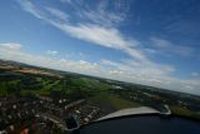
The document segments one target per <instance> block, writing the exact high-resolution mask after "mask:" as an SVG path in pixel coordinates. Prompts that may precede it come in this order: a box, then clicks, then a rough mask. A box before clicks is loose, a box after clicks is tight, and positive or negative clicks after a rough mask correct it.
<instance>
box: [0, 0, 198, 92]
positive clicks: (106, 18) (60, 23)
mask: <svg viewBox="0 0 200 134" xmlns="http://www.w3.org/2000/svg"><path fill="white" fill-rule="evenodd" d="M61 2H63V3H64V4H68V6H69V4H70V5H71V6H72V7H74V10H76V15H77V17H78V18H79V19H80V20H81V21H79V22H78V23H72V19H71V15H70V14H68V13H66V12H63V11H62V10H59V9H57V8H53V7H48V6H38V5H36V4H34V3H32V2H31V1H27V0H18V3H19V5H20V6H21V7H22V9H23V10H24V11H26V12H27V13H29V14H31V15H32V16H34V17H36V18H38V19H40V20H41V21H44V22H46V23H47V24H49V25H51V26H53V27H55V28H57V29H59V30H60V31H62V32H64V33H65V34H66V35H67V36H70V37H72V38H75V39H78V40H82V41H84V42H89V43H90V44H91V45H98V46H101V47H104V48H109V49H113V50H118V51H120V52H121V53H125V54H126V55H127V56H129V58H128V59H121V62H116V61H110V60H107V59H102V60H100V61H96V62H95V63H93V62H89V61H86V60H82V59H81V58H80V60H70V59H66V58H56V57H55V55H57V54H59V52H57V51H55V50H47V52H46V53H47V54H48V55H51V56H48V55H46V56H45V55H42V54H41V55H40V56H36V55H33V54H28V53H26V52H24V51H23V50H22V49H21V48H22V45H20V44H16V43H12V42H8V43H1V44H0V57H2V58H5V59H11V60H16V61H21V62H25V63H29V64H33V65H38V66H45V67H49V68H54V69H61V70H65V71H73V72H79V73H84V74H89V75H95V76H101V77H107V78H112V79H118V80H123V81H129V82H135V83H140V84H146V85H152V86H158V87H164V88H169V89H172V90H176V91H181V92H188V93H193V94H200V89H199V87H200V84H199V79H198V78H193V79H187V80H182V79H180V78H176V77H174V76H173V73H174V72H175V71H176V68H174V67H173V66H172V65H163V64H159V63H156V62H154V61H153V60H152V59H150V58H149V57H148V55H147V54H146V53H145V51H146V50H145V49H144V48H143V45H142V43H141V42H140V41H139V40H137V39H135V38H134V37H127V36H126V35H124V34H123V33H122V32H121V31H120V30H119V28H118V25H120V24H121V23H122V22H123V21H124V19H126V10H123V11H125V12H121V13H120V14H119V15H118V12H116V13H115V12H110V11H108V10H107V3H105V2H102V3H100V4H98V5H99V6H98V7H97V8H96V10H90V9H88V8H82V9H81V12H80V11H78V10H77V9H79V8H78V7H79V6H80V5H81V4H83V3H80V2H81V1H80V2H79V3H77V2H75V4H74V3H73V2H72V1H69V0H62V1H61ZM120 4H121V5H115V6H114V8H118V10H119V11H122V10H120V9H121V8H123V7H124V3H123V2H121V3H120ZM86 7H87V6H86ZM126 8H127V7H126ZM85 20H87V21H85ZM150 40H151V41H152V43H153V44H154V48H156V50H159V51H165V52H166V53H168V52H172V53H174V54H178V55H189V54H190V53H191V52H192V50H191V49H190V48H188V47H181V46H176V45H173V43H171V42H169V41H167V40H164V39H160V38H157V37H154V38H151V39H150ZM172 48H176V49H172ZM52 56H53V57H52Z"/></svg>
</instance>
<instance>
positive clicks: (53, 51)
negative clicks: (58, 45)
mask: <svg viewBox="0 0 200 134" xmlns="http://www.w3.org/2000/svg"><path fill="white" fill-rule="evenodd" d="M46 53H47V54H48V55H51V56H56V55H57V54H58V51H55V50H47V52H46Z"/></svg>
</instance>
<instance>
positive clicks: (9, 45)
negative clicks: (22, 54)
mask: <svg viewBox="0 0 200 134" xmlns="http://www.w3.org/2000/svg"><path fill="white" fill-rule="evenodd" d="M0 47H1V48H3V49H8V50H14V51H16V50H20V49H21V48H22V45H21V44H18V43H0Z"/></svg>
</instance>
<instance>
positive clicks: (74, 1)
mask: <svg viewBox="0 0 200 134" xmlns="http://www.w3.org/2000/svg"><path fill="white" fill-rule="evenodd" d="M199 16H200V1H199V0H169V1H162V0H151V1H149V0H56V1H55V0H48V1H39V0H38V1H30V0H10V1H6V0H4V1H2V2H1V4H0V58H1V59H9V60H15V61H20V62H24V63H28V64H32V65H37V66H44V67H49V68H54V69H60V70H65V71H73V72H78V73H84V74H88V75H94V76H100V77H106V78H112V79H117V80H123V81H128V82H133V83H139V84H145V85H152V86H157V87H163V88H167V89H171V90H176V91H181V92H187V93H192V94H199V95H200V71H199V68H200V52H199V50H200V44H199V42H200V27H199V24H200V17H199Z"/></svg>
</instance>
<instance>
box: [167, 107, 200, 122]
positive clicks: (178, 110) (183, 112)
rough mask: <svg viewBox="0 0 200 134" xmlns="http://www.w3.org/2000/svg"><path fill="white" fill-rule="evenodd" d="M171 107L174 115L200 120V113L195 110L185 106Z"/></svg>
mask: <svg viewBox="0 0 200 134" xmlns="http://www.w3.org/2000/svg"><path fill="white" fill-rule="evenodd" d="M170 109H171V111H172V113H173V114H174V115H178V116H184V117H189V118H193V119H199V120H200V113H197V112H193V111H191V110H189V109H187V108H185V107H179V106H170Z"/></svg>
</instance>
